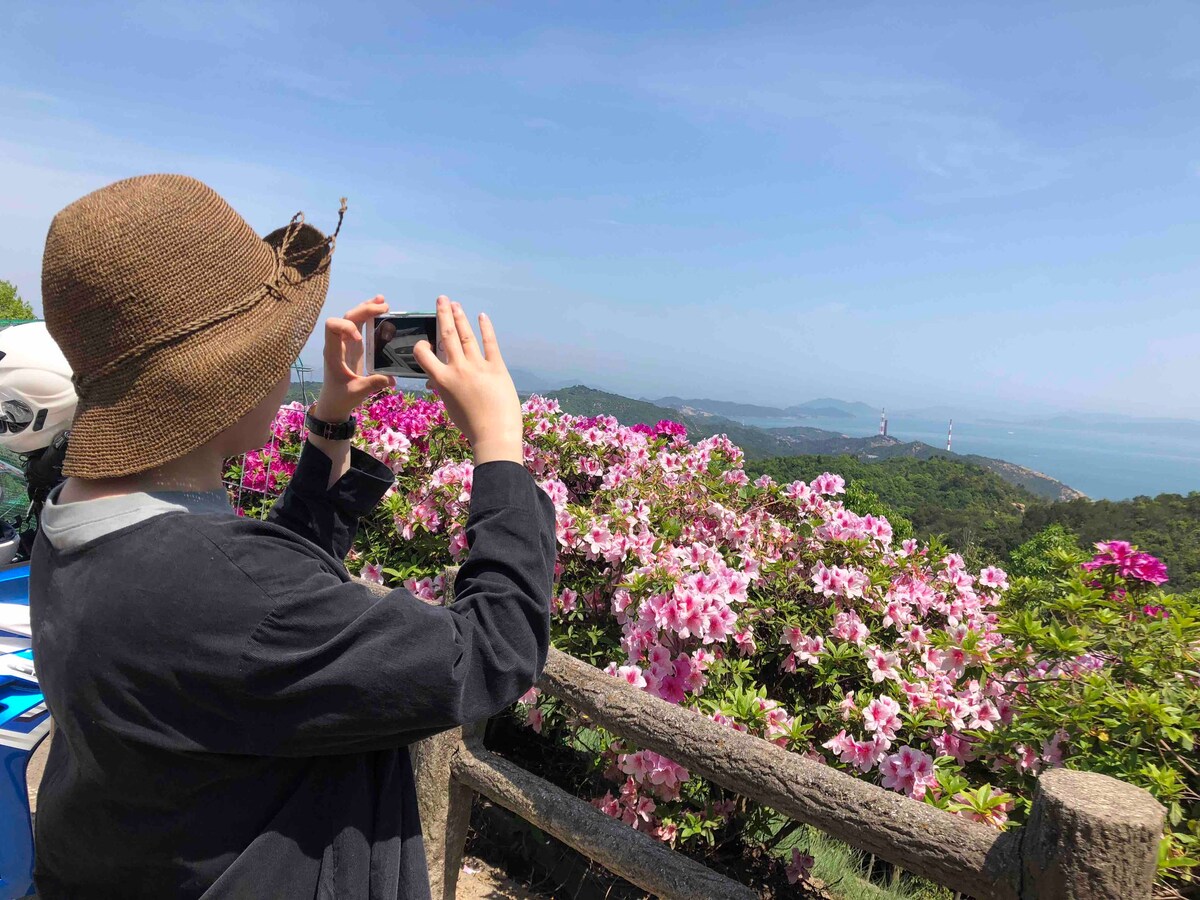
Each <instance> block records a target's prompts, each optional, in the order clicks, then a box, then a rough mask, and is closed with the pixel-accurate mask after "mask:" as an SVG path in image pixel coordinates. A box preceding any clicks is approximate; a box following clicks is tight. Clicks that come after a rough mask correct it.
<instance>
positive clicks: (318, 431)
mask: <svg viewBox="0 0 1200 900" xmlns="http://www.w3.org/2000/svg"><path fill="white" fill-rule="evenodd" d="M315 405H316V404H313V406H315ZM304 424H305V426H306V427H307V428H308V430H309V432H310V433H311V434H315V435H316V436H317V437H323V438H325V439H326V440H330V441H348V440H350V438H352V437H353V436H354V432H355V429H357V428H358V423H357V422H355V421H354V419H353V418H349V419H347V420H346V421H345V422H322V421H321V420H320V419H318V418H317V417H316V416H314V415H313V408H312V406H310V407H309V408H308V411H307V412H306V413H305V414H304Z"/></svg>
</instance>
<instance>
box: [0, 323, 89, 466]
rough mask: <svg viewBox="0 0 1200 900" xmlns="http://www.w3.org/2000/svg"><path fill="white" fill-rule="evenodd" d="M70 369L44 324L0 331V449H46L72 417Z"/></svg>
mask: <svg viewBox="0 0 1200 900" xmlns="http://www.w3.org/2000/svg"><path fill="white" fill-rule="evenodd" d="M75 399H76V398H75V386H74V385H73V384H72V383H71V367H70V366H69V365H67V360H66V359H65V358H64V357H63V355H62V351H61V350H59V349H58V344H56V343H54V339H53V338H52V337H50V332H48V331H47V330H46V323H45V322H29V323H27V324H25V325H12V326H10V327H8V328H5V329H3V330H0V447H4V448H6V449H8V450H14V451H16V452H17V453H32V452H33V451H35V450H41V449H42V448H44V447H48V446H49V445H50V442H51V441H52V440H54V438H56V437H57V436H58V435H59V434H61V433H62V432H64V431H66V430H67V429H68V428H70V427H71V419H72V418H74V416H75Z"/></svg>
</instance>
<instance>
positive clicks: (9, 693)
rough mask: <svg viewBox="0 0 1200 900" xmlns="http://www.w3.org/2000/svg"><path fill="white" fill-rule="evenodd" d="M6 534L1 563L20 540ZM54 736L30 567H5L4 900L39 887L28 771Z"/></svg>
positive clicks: (0, 833) (0, 893) (0, 718)
mask: <svg viewBox="0 0 1200 900" xmlns="http://www.w3.org/2000/svg"><path fill="white" fill-rule="evenodd" d="M9 532H10V534H9V535H8V537H7V538H6V536H5V535H4V534H0V559H2V560H5V561H7V560H10V559H12V558H13V556H14V551H15V550H16V545H17V542H16V537H15V534H12V533H11V529H9ZM49 733H50V713H49V711H48V710H47V709H46V703H45V699H44V698H43V697H42V692H41V691H40V690H39V688H38V683H37V673H36V672H35V670H34V667H33V651H32V649H30V630H29V563H28V562H10V563H7V564H0V900H14V898H17V897H28V896H31V895H32V894H33V893H34V888H33V819H32V817H31V815H30V811H29V789H28V786H27V784H26V773H27V771H28V769H29V759H30V757H31V756H33V752H34V750H36V749H37V747H38V745H39V744H40V743H41V742H42V741H43V740H45V739H46V736H47V735H48V734H49Z"/></svg>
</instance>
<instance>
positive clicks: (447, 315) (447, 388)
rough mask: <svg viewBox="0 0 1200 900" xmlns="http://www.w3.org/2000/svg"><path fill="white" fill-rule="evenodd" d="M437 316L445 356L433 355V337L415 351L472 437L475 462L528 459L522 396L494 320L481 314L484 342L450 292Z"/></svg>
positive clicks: (432, 382)
mask: <svg viewBox="0 0 1200 900" xmlns="http://www.w3.org/2000/svg"><path fill="white" fill-rule="evenodd" d="M373 315H378V314H377V313H373ZM437 319H438V342H439V344H440V347H439V350H440V352H441V356H442V357H443V358H442V359H439V358H438V356H437V355H435V354H434V352H433V348H432V347H430V346H429V342H428V341H420V342H419V343H418V344H417V345H416V347H414V348H413V353H414V355H415V356H416V358H417V362H418V363H420V364H421V368H422V369H424V370H425V373H426V374H427V375H428V376H429V384H430V385H431V386H432V387H435V388H437V391H438V394H439V395H440V396H441V398H442V402H443V403H444V404H445V405H446V412H447V413H448V414H449V416H450V419H451V421H453V422H454V424H455V425H457V426H458V428H459V430H460V431H462V433H463V434H464V435H466V437H467V440H468V441H470V442H471V448H472V450H473V451H474V454H475V464H476V465H480V464H482V463H485V462H492V461H494V460H502V459H506V460H510V461H511V462H516V463H521V462H523V461H524V457H523V455H522V431H521V428H522V426H521V401H520V400H519V399H518V398H517V389H516V387H515V386H514V385H513V380H512V376H510V375H509V374H508V369H507V367H505V365H504V360H503V359H502V358H501V356H500V346H499V344H497V343H496V332H495V331H493V330H492V321H491V319H489V318H488V317H487V316H486V315H485V314H483V313H480V315H479V333H480V335H481V336H482V338H483V346H482V347H480V345H479V343H478V342H477V341H476V340H475V334H474V333H473V332H472V331H471V323H470V322H468V321H467V316H466V313H464V312H463V309H462V307H461V306H460V305H459V304H457V303H451V302H450V299H449V298H448V297H438V298H437Z"/></svg>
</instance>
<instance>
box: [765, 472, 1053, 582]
mask: <svg viewBox="0 0 1200 900" xmlns="http://www.w3.org/2000/svg"><path fill="white" fill-rule="evenodd" d="M746 471H747V473H749V474H750V475H751V476H752V477H757V476H758V475H761V474H764V473H765V474H767V475H770V476H771V477H772V478H774V479H775V480H776V481H778V482H781V483H787V482H790V481H796V480H800V481H812V480H813V479H814V478H816V477H817V476H818V475H820V474H821V473H822V472H836V473H837V474H838V475H841V476H842V477H843V478H845V479H846V481H847V482H848V483H849V484H857V485H859V486H860V487H863V488H866V489H867V490H869V491H872V492H873V493H875V494H877V495H878V496H879V499H880V500H882V501H883V502H884V504H886V505H887V506H889V507H891V508H892V509H894V510H895V511H896V512H898V513H899V514H900V515H902V516H904V518H906V519H908V520H909V521H910V522H912V524H913V528H914V529H915V530H916V533H917V535H918V536H919V537H922V538H928V537H930V536H932V535H943V536H944V537H946V539H947V540H948V542H949V543H950V545H951V546H952V547H955V548H956V549H965V548H967V547H971V546H976V547H980V548H982V549H983V550H985V551H986V552H987V553H988V554H990V555H991V556H993V557H995V558H996V559H1006V558H1007V557H1008V554H1009V553H1010V552H1011V551H1012V550H1013V549H1014V548H1015V547H1017V546H1018V545H1019V544H1020V543H1021V542H1022V540H1024V539H1023V538H1021V537H1020V535H1021V533H1022V527H1021V524H1022V521H1023V518H1024V515H1025V510H1026V509H1027V508H1028V507H1031V506H1032V505H1034V504H1036V503H1037V502H1038V498H1037V497H1035V496H1034V495H1033V494H1031V493H1030V492H1029V491H1027V490H1025V489H1024V488H1022V487H1018V486H1016V485H1012V484H1009V483H1008V482H1006V481H1005V480H1004V479H1002V478H1001V477H1000V476H999V475H997V474H996V473H994V472H990V471H988V470H987V469H984V468H981V467H980V466H977V465H973V464H971V463H967V462H962V461H960V460H953V459H946V458H944V457H933V458H930V459H920V458H916V457H894V458H892V459H884V460H879V461H878V462H864V461H863V460H860V459H856V458H854V457H852V456H828V455H818V456H787V457H777V458H775V459H761V460H752V461H750V462H748V463H747V464H746Z"/></svg>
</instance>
